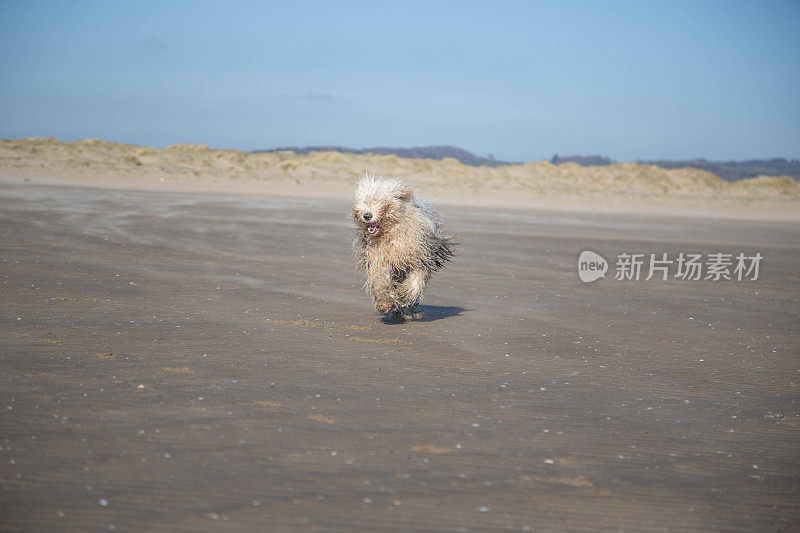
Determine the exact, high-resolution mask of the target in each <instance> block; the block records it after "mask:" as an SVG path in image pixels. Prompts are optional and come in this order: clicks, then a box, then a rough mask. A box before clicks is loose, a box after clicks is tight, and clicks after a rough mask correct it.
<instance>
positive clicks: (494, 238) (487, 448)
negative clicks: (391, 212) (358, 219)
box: [0, 184, 800, 531]
mask: <svg viewBox="0 0 800 533" xmlns="http://www.w3.org/2000/svg"><path fill="white" fill-rule="evenodd" d="M347 209H348V202H347V201H346V200H343V201H340V200H336V199H313V198H281V199H277V198H270V197H267V196H220V195H202V194H194V193H174V192H173V193H155V192H147V191H121V190H106V189H99V188H77V187H73V188H67V187H56V186H40V185H35V184H27V185H22V184H20V185H12V184H2V185H0V281H2V285H1V286H2V313H1V314H0V321H2V335H1V336H0V408H1V409H2V411H1V413H2V414H0V439H2V441H1V442H0V446H2V448H1V449H0V526H2V527H1V528H2V529H3V530H10V531H23V530H24V531H33V530H35V531H95V530H109V529H115V530H117V531H198V530H213V531H253V530H311V531H314V530H325V531H331V530H348V531H353V530H365V531H376V530H390V529H398V530H442V531H444V530H447V531H458V530H462V531H467V530H494V529H497V530H499V529H512V530H518V531H519V530H549V531H552V530H559V531H569V530H580V529H583V530H593V531H597V530H606V529H614V530H616V529H618V528H622V529H625V530H661V529H666V530H674V529H682V528H688V529H706V530H742V531H752V530H784V531H789V530H797V529H798V528H800V493H799V492H798V488H800V439H799V438H798V437H800V410H799V409H798V407H799V402H798V400H799V398H798V387H797V384H798V382H800V372H798V370H799V369H800V366H799V364H800V339H798V326H799V325H800V316H799V315H798V313H799V312H800V301H799V300H800V287H799V286H798V281H797V276H798V272H800V244H799V243H800V226H798V224H796V223H788V222H786V223H781V222H766V221H752V220H751V221H736V220H727V219H724V218H714V219H700V218H689V217H678V216H663V215H658V216H652V217H648V216H646V215H633V214H616V215H615V214H587V213H577V212H576V213H570V212H565V211H548V210H543V209H519V210H511V211H509V210H503V209H498V208H492V209H488V208H459V207H454V206H444V207H443V209H442V212H443V215H444V217H445V220H446V222H447V225H448V227H449V229H451V230H452V231H454V232H457V233H458V234H459V240H460V241H461V242H462V243H463V244H462V246H461V251H460V253H459V255H458V257H457V258H456V259H455V261H454V262H453V263H452V264H451V265H450V266H449V267H448V268H447V269H446V270H445V271H443V272H442V273H440V274H438V275H437V276H436V277H434V278H433V280H432V281H431V283H430V285H429V287H428V289H427V290H426V294H425V302H424V304H425V305H424V306H423V310H424V311H425V312H426V318H425V319H424V320H422V321H415V322H412V323H407V324H399V323H392V322H389V321H385V320H383V319H382V318H381V317H380V316H378V315H377V314H376V313H375V312H374V311H373V309H372V308H371V305H370V302H369V300H368V298H367V296H366V295H365V294H363V292H362V290H361V287H360V283H361V282H360V274H359V273H358V272H356V271H355V270H354V269H353V267H352V266H351V262H350V234H349V230H348V228H347V224H346V222H345V220H344V214H345V213H346V211H347ZM587 249H589V250H594V251H596V252H599V253H601V254H603V255H604V256H605V257H606V258H607V259H613V258H614V257H615V256H616V255H617V254H618V253H621V252H647V253H650V252H652V253H659V254H660V253H665V252H666V253H669V254H670V255H671V256H674V255H677V253H678V252H681V251H684V252H702V253H714V252H726V253H738V252H746V253H748V254H752V253H755V252H760V253H761V254H762V255H763V256H764V262H763V264H762V265H761V271H760V275H759V279H758V280H756V281H751V280H747V281H741V282H738V281H717V282H713V281H698V282H690V281H682V280H676V279H671V280H668V281H661V280H657V279H653V280H650V281H644V280H641V281H627V282H623V281H616V280H614V279H613V273H612V272H609V276H608V277H607V278H606V279H604V280H600V281H597V282H595V283H592V284H584V283H582V282H581V281H579V279H578V276H577V272H576V260H577V257H578V254H579V253H580V252H581V251H583V250H587Z"/></svg>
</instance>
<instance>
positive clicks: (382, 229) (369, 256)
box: [350, 174, 455, 320]
mask: <svg viewBox="0 0 800 533" xmlns="http://www.w3.org/2000/svg"><path fill="white" fill-rule="evenodd" d="M350 219H351V220H352V222H353V225H354V226H355V228H356V236H355V240H354V242H353V248H354V250H355V254H354V257H355V260H356V262H357V263H358V265H359V266H361V267H363V268H364V271H365V273H366V281H365V283H364V288H365V289H366V290H367V292H368V293H369V294H370V295H371V296H372V300H373V301H374V302H375V308H376V309H377V310H378V311H379V312H381V313H392V315H393V316H394V317H395V318H397V319H401V320H406V319H409V318H412V317H413V318H421V317H422V315H421V313H419V310H418V305H419V303H420V301H421V300H422V290H423V288H424V287H425V283H426V282H427V281H428V280H429V279H430V277H431V275H432V274H433V273H434V272H436V271H437V270H439V269H440V268H442V267H443V266H444V264H445V262H447V261H448V260H449V259H450V258H451V257H452V256H453V252H454V251H455V243H454V242H453V237H445V236H444V235H443V233H442V231H443V227H442V220H441V218H439V213H438V212H437V211H436V209H435V208H434V207H433V205H431V203H430V202H428V201H427V200H425V199H423V198H420V197H419V196H417V195H416V194H414V192H413V191H412V190H411V188H409V186H408V184H406V182H404V181H403V180H401V179H398V178H375V177H374V176H372V175H369V174H367V175H365V176H364V177H363V178H360V179H359V180H358V181H357V182H356V190H355V198H354V200H353V210H352V212H351V214H350Z"/></svg>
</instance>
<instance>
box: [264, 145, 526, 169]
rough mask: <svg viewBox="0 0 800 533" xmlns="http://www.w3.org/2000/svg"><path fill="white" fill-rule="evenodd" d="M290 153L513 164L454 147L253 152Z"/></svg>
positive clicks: (382, 147)
mask: <svg viewBox="0 0 800 533" xmlns="http://www.w3.org/2000/svg"><path fill="white" fill-rule="evenodd" d="M286 151H291V152H294V153H296V154H307V153H309V152H341V153H343V154H375V155H396V156H398V157H405V158H408V159H444V158H445V157H451V158H453V159H456V160H458V161H460V162H461V163H463V164H464V165H467V166H470V167H479V166H483V165H485V166H487V167H498V166H500V165H511V164H514V163H512V162H509V161H497V160H496V159H494V158H493V157H492V156H491V155H490V156H489V157H488V158H486V157H480V156H477V155H475V154H473V153H472V152H468V151H467V150H464V149H462V148H457V147H455V146H415V147H414V148H388V147H384V146H378V147H375V148H345V147H343V146H306V147H303V148H300V147H296V146H289V147H285V148H272V149H269V150H254V151H253V153H264V152H267V153H269V152H286Z"/></svg>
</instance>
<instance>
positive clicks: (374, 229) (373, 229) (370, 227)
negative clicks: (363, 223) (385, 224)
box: [367, 222, 381, 235]
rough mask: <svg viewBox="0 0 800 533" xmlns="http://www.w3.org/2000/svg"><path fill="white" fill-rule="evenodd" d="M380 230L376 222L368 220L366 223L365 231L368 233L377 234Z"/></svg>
mask: <svg viewBox="0 0 800 533" xmlns="http://www.w3.org/2000/svg"><path fill="white" fill-rule="evenodd" d="M380 230H381V227H380V225H379V224H378V223H377V222H370V223H369V224H367V233H369V234H370V235H377V234H378V232H379V231H380Z"/></svg>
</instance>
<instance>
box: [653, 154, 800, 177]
mask: <svg viewBox="0 0 800 533" xmlns="http://www.w3.org/2000/svg"><path fill="white" fill-rule="evenodd" d="M637 163H639V164H641V165H654V166H657V167H661V168H680V167H691V168H697V169H700V170H707V171H709V172H711V173H713V174H716V175H717V176H719V177H720V178H722V179H724V180H725V181H737V180H740V179H744V178H755V177H757V176H791V177H792V178H794V179H795V180H798V179H800V161H798V160H797V159H791V160H786V159H753V160H750V161H726V162H715V161H706V160H705V159H694V160H691V161H637Z"/></svg>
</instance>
